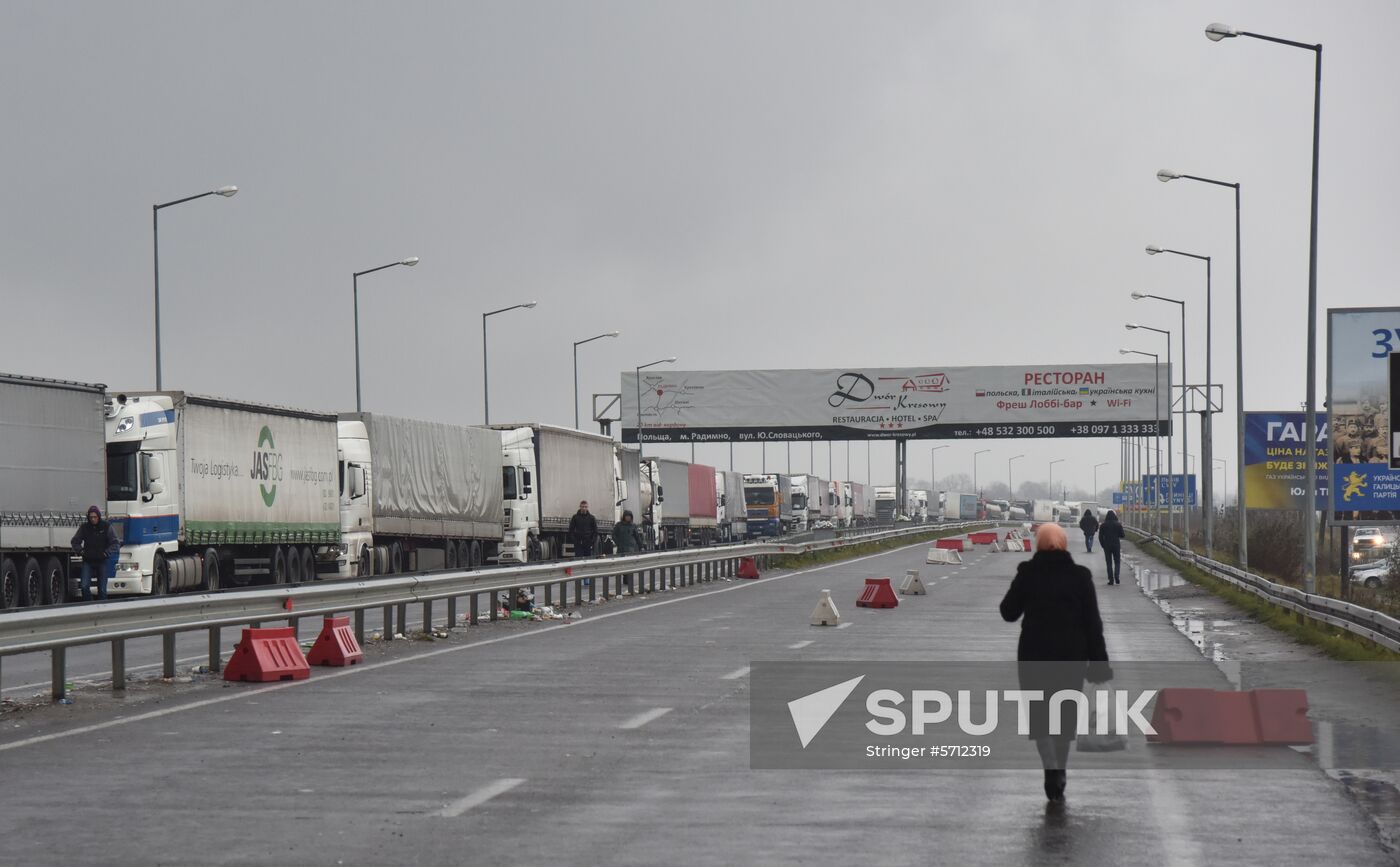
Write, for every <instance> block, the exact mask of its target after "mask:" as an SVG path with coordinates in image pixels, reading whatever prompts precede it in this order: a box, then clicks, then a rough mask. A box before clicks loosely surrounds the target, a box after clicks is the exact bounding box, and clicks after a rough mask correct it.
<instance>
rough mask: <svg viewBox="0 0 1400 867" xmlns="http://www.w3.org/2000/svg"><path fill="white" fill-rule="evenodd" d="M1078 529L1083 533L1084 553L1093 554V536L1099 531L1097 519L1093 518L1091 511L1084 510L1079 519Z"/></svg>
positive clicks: (1092, 511)
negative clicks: (1082, 515)
mask: <svg viewBox="0 0 1400 867" xmlns="http://www.w3.org/2000/svg"><path fill="white" fill-rule="evenodd" d="M1079 529H1081V530H1083V531H1084V550H1085V552H1086V553H1089V554H1092V553H1094V534H1095V533H1097V532H1098V531H1099V519H1098V518H1097V517H1095V516H1094V510H1093V509H1085V510H1084V517H1082V518H1080V519H1079Z"/></svg>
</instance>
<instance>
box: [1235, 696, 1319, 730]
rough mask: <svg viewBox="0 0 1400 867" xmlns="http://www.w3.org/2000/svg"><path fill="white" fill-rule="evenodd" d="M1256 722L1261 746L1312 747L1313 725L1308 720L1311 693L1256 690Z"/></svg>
mask: <svg viewBox="0 0 1400 867" xmlns="http://www.w3.org/2000/svg"><path fill="white" fill-rule="evenodd" d="M1250 694H1251V695H1252V696H1253V697H1254V719H1255V720H1256V721H1257V722H1258V724H1259V742H1260V743H1264V744H1310V743H1312V742H1313V730H1312V722H1311V721H1309V720H1308V693H1307V690H1302V689H1256V690H1251V692H1250Z"/></svg>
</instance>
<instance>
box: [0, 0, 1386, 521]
mask: <svg viewBox="0 0 1400 867" xmlns="http://www.w3.org/2000/svg"><path fill="white" fill-rule="evenodd" d="M1212 21H1223V22H1226V23H1230V24H1233V25H1235V26H1238V27H1241V28H1244V29H1249V30H1254V31H1258V32H1263V33H1268V34H1273V35H1278V36H1283V37H1287V38H1292V39H1297V40H1302V41H1308V42H1321V43H1323V44H1324V45H1325V46H1326V65H1325V68H1324V83H1323V84H1324V89H1323V101H1322V117H1323V128H1322V168H1321V184H1322V186H1321V218H1320V226H1321V229H1320V251H1321V252H1320V260H1319V261H1320V268H1319V278H1318V283H1319V292H1320V306H1321V307H1322V308H1323V309H1325V308H1327V307H1329V306H1361V305H1380V304H1395V303H1400V293H1397V292H1396V291H1395V288H1394V283H1393V278H1392V275H1393V273H1394V269H1395V265H1394V262H1393V258H1392V256H1391V252H1392V251H1393V249H1394V246H1395V245H1394V240H1393V235H1394V229H1395V225H1394V212H1395V210H1394V202H1395V193H1396V190H1397V180H1400V177H1398V175H1400V161H1397V160H1396V159H1395V157H1394V154H1395V143H1396V141H1397V132H1400V100H1397V99H1396V98H1395V88H1396V84H1397V81H1400V54H1397V52H1396V51H1395V50H1394V45H1393V40H1394V34H1395V33H1397V32H1400V4H1396V3H1394V2H1389V0H1384V2H1382V0H1376V2H1337V3H1327V4H1321V3H1315V2H1276V0H1270V2H1215V3H1194V2H1173V3H1170V4H1167V3H1142V2H1139V3H1123V2H1117V0H1100V2H1053V3H1052V2H1004V3H996V4H990V3H984V2H971V0H966V2H911V3H849V2H811V0H802V2H763V3H743V2H712V0H707V2H703V3H700V2H695V3H653V2H591V3H586V2H551V3H545V2H534V3H523V2H496V3H469V2H464V3H453V4H444V3H414V2H394V3H387V2H384V3H363V2H360V3H349V2H334V3H331V2H326V3H312V2H298V3H251V4H250V3H217V4H215V3H193V2H163V3H145V2H136V3H133V2H126V3H120V4H114V3H106V2H92V3H72V2H19V0H8V2H6V3H4V4H3V5H0V91H2V92H3V104H4V106H5V108H6V124H5V126H6V133H5V135H4V137H3V140H0V141H3V145H0V150H2V151H3V159H0V172H3V175H4V189H5V193H6V195H5V206H4V208H3V209H0V292H2V293H3V305H4V306H3V309H4V313H5V315H4V322H5V327H4V328H3V329H0V370H4V371H7V372H16V373H24V374H31V375H39V376H49V377H57V378H66V379H77V380H84V381H100V382H106V383H108V384H110V385H113V386H119V387H137V386H139V387H149V386H150V385H151V384H152V383H153V380H154V374H153V361H152V353H153V350H152V310H151V225H150V207H151V205H152V204H153V203H156V202H163V201H168V200H171V199H176V198H180V197H182V196H186V195H190V194H193V193H198V192H202V191H204V190H208V189H211V188H214V187H217V186H220V185H222V184H237V185H238V186H239V187H240V190H241V191H240V192H239V194H238V195H237V196H236V197H234V198H232V199H227V200H226V199H220V198H215V197H210V198H208V199H203V200H200V201H197V202H192V203H189V204H186V205H182V206H179V207H177V208H171V209H167V210H165V211H162V217H161V250H162V255H161V277H162V295H163V313H164V318H163V329H164V360H165V372H164V376H165V384H166V386H167V387H174V388H183V389H186V390H189V391H195V392H200V393H207V394H217V395H223V396H229V397H236V398H244V399H249V400H257V401H263V402H272V403H282V404H290V405H296V406H305V407H311V408H319V409H331V410H339V409H350V408H353V406H354V354H353V345H352V339H351V338H352V317H351V281H350V274H351V272H352V271H354V270H361V269H366V268H370V267H374V266H376V265H380V264H384V263H386V262H390V261H393V260H396V259H399V258H401V257H405V256H412V255H416V256H421V257H422V264H421V265H420V266H418V267H417V268H414V269H407V268H393V269H390V270H388V271H384V272H382V273H379V274H374V275H371V276H369V277H367V278H364V279H363V280H362V283H361V296H362V297H361V328H362V334H363V343H362V356H363V366H364V394H365V405H366V409H372V410H376V411H384V412H391V413H396V414H402V415H409V416H415V417H421V418H430V419H439V420H443V421H450V422H458V423H477V422H480V421H481V334H480V324H481V320H480V313H481V312H482V311H483V310H486V309H491V308H495V307H501V306H506V305H508V304H512V303H516V302H518V301H525V300H535V299H538V300H539V302H540V304H539V307H538V308H537V309H535V310H531V311H518V312H512V313H510V314H507V315H503V316H500V317H496V318H493V319H492V320H491V321H492V326H491V338H492V342H491V347H492V350H491V358H492V368H491V369H492V392H491V393H492V416H493V419H495V420H497V421H505V420H540V421H545V422H553V423H571V422H572V409H571V404H570V401H571V388H572V383H571V375H570V352H571V346H570V344H571V343H572V341H574V340H578V339H581V338H584V337H588V336H591V335H593V334H596V333H598V332H601V331H607V330H610V329H618V330H620V331H622V332H623V334H622V337H621V338H619V339H617V340H610V341H599V342H597V343H594V344H590V345H589V346H587V347H584V348H583V350H582V356H581V370H580V376H581V391H582V392H583V394H584V395H585V397H584V401H585V407H584V413H585V417H586V415H587V413H588V408H587V406H586V402H587V395H588V394H591V393H593V392H610V391H616V390H617V388H618V372H619V371H620V370H622V369H624V368H631V367H632V366H633V365H635V364H638V363H642V362H646V361H651V360H654V359H656V358H659V357H663V356H667V355H676V356H679V357H680V363H679V364H678V366H679V367H683V368H685V369H709V368H742V367H762V368H772V367H844V366H899V365H915V366H927V365H932V366H937V365H966V364H977V363H988V364H992V363H1008V364H1022V363H1026V364H1041V363H1053V364H1062V363H1084V362H1088V363H1102V362H1116V361H1119V360H1120V359H1119V356H1118V354H1117V350H1118V348H1119V347H1120V346H1132V347H1136V348H1142V349H1148V350H1152V351H1156V350H1155V349H1154V344H1156V345H1160V339H1159V340H1158V341H1152V340H1148V339H1146V338H1145V337H1139V336H1137V335H1134V334H1128V333H1127V332H1125V331H1124V330H1123V328H1122V324H1123V323H1124V322H1125V321H1127V320H1129V319H1137V320H1140V321H1143V322H1146V323H1151V324H1154V325H1157V326H1160V327H1172V328H1175V327H1176V315H1175V308H1174V307H1171V306H1169V305H1165V304H1160V303H1156V302H1133V301H1131V300H1130V299H1129V297H1128V293H1129V292H1130V291H1131V290H1132V289H1135V288H1142V289H1145V290H1148V291H1152V292H1155V293H1158V294H1164V295H1171V296H1176V297H1184V298H1186V299H1188V301H1189V302H1190V304H1191V307H1190V323H1189V328H1190V330H1191V334H1190V337H1191V342H1192V344H1193V345H1192V346H1191V347H1190V350H1191V355H1190V364H1191V366H1192V367H1193V368H1194V370H1193V371H1191V373H1192V377H1191V378H1192V379H1194V380H1197V381H1199V380H1200V378H1201V374H1202V373H1203V367H1204V365H1203V359H1204V340H1203V338H1204V334H1205V329H1204V315H1205V304H1204V287H1203V283H1204V279H1203V274H1202V269H1201V268H1200V267H1199V265H1198V263H1195V262H1193V261H1191V260H1187V259H1182V258H1179V257H1169V256H1158V257H1151V258H1149V257H1148V256H1146V255H1145V254H1144V253H1143V247H1144V245H1146V244H1148V243H1152V242H1156V243H1159V244H1161V245H1163V246H1167V247H1174V248H1177V249H1182V250H1189V251H1194V252H1200V253H1205V254H1212V255H1215V256H1216V257H1217V258H1216V284H1215V288H1216V292H1215V326H1216V327H1215V332H1216V339H1215V375H1216V376H1215V378H1216V379H1217V381H1221V382H1225V383H1227V384H1229V385H1230V386H1231V387H1230V388H1229V389H1228V390H1227V410H1229V411H1230V412H1227V414H1226V415H1224V416H1222V417H1221V419H1220V422H1219V423H1218V425H1217V434H1218V439H1217V454H1218V455H1222V456H1227V457H1228V458H1229V459H1230V462H1231V475H1232V476H1233V468H1234V447H1233V442H1234V440H1233V434H1234V424H1233V416H1232V414H1231V413H1232V412H1233V408H1234V390H1233V356H1234V345H1233V330H1234V321H1233V297H1232V294H1233V288H1234V287H1233V235H1232V228H1233V213H1232V207H1231V205H1232V202H1231V198H1230V193H1229V191H1228V190H1222V189H1216V188H1212V187H1207V186H1204V185H1200V184H1193V183H1189V182H1184V181H1178V182H1175V183H1173V184H1168V185H1164V184H1161V183H1159V182H1158V181H1157V180H1156V179H1155V177H1154V173H1155V172H1156V170H1157V169H1158V168H1161V167H1170V168H1175V169H1177V170H1178V171H1183V172H1189V173H1192V174H1201V175H1206V176H1212V177H1218V178H1222V179H1227V180H1230V179H1239V180H1241V181H1242V182H1243V183H1244V185H1245V187H1244V190H1245V198H1244V292H1245V306H1246V316H1245V326H1246V338H1245V346H1246V350H1245V351H1246V372H1245V373H1246V393H1247V405H1248V407H1249V408H1250V409H1291V408H1296V407H1297V405H1298V403H1299V402H1300V401H1301V400H1302V398H1303V390H1304V376H1303V373H1304V353H1303V350H1304V339H1305V314H1306V290H1307V240H1308V170H1309V160H1310V131H1311V119H1312V118H1311V109H1312V71H1313V68H1312V54H1311V53H1310V52H1306V51H1300V50H1297V49H1290V48H1285V47H1282V46H1275V45H1269V44H1266V43H1263V42H1259V41H1255V40H1247V39H1239V40H1232V41H1226V42H1223V43H1220V44H1215V43H1211V42H1209V41H1207V40H1206V38H1205V37H1204V35H1203V34H1202V30H1203V28H1204V27H1205V25H1206V24H1208V23H1210V22H1212ZM1150 305H1151V306H1150ZM1139 334H1141V332H1139ZM1319 373H1325V363H1323V362H1321V361H1320V362H1319ZM1195 438H1196V437H1195V435H1194V433H1193V440H1194V439H1195ZM929 445H932V443H924V444H915V445H913V446H911V448H910V461H911V475H913V476H916V477H925V476H927V474H928V448H927V446H929ZM988 446H990V447H991V448H992V449H993V452H992V453H991V454H989V455H986V456H984V457H983V459H982V464H981V467H982V472H983V473H984V474H988V475H989V477H994V478H1001V477H1003V476H1004V473H1005V469H1006V459H1007V458H1008V457H1010V456H1011V455H1014V454H1019V453H1025V454H1027V455H1028V457H1027V459H1026V460H1024V461H1020V462H1018V466H1017V476H1018V477H1023V475H1024V476H1025V477H1031V476H1034V477H1043V476H1044V475H1045V473H1046V464H1047V462H1048V461H1049V460H1050V459H1052V458H1056V457H1064V458H1066V459H1067V462H1066V463H1065V464H1062V465H1060V466H1059V467H1057V468H1056V475H1057V477H1067V478H1070V479H1071V480H1072V483H1074V484H1079V485H1082V486H1084V487H1086V488H1087V487H1088V486H1089V484H1090V479H1091V473H1092V466H1093V464H1094V463H1097V462H1099V461H1104V460H1108V461H1112V462H1113V466H1112V467H1111V468H1110V470H1109V471H1108V472H1111V473H1113V474H1115V475H1116V471H1117V459H1118V450H1117V445H1116V442H1115V441H1071V440H1059V441H1047V442H1030V441H1017V442H992V443H989V444H984V445H983V446H981V447H988ZM769 448H770V452H769V467H770V469H771V468H773V467H775V466H777V467H781V466H784V465H785V459H786V452H785V451H780V450H782V449H783V448H784V447H781V446H770V447H769ZM824 448H825V447H824V446H818V447H817V449H818V451H819V452H822V453H823V456H821V457H819V458H818V465H819V467H818V471H819V472H821V473H823V474H825V468H826V461H825V458H824ZM864 448H865V447H864V446H863V445H857V446H855V447H854V449H853V452H852V453H853V455H855V456H857V458H856V460H855V461H853V463H854V464H855V468H854V472H853V473H852V474H851V476H852V477H854V478H855V479H857V480H862V479H863V478H864V459H863V455H864ZM974 448H976V446H973V445H972V444H970V443H957V444H955V445H953V446H952V447H951V448H949V449H945V450H943V451H940V452H939V475H940V476H941V475H944V474H945V473H946V472H950V471H955V470H961V471H964V472H966V471H970V469H971V453H972V451H973V449H974ZM874 449H875V451H874V463H875V464H876V467H875V481H876V482H877V483H880V482H887V481H888V480H889V479H891V478H892V475H893V472H892V466H891V464H892V459H891V455H892V446H891V445H889V444H879V445H876V446H875V447H874ZM670 450H671V451H674V452H675V453H676V454H677V455H678V456H680V455H686V454H688V453H689V449H688V447H671V448H670ZM1192 450H1193V451H1195V450H1196V449H1195V447H1194V446H1193V449H1192ZM844 452H845V448H844V446H841V445H838V446H837V447H836V450H835V454H836V460H835V463H836V473H835V474H836V475H837V476H842V477H845V476H846V475H847V474H846V473H845V471H844V467H843V464H844ZM806 453H807V447H806V446H794V454H796V455H799V456H801V457H800V460H799V459H798V458H795V459H794V469H795V470H800V469H805V460H806V459H805V455H806ZM736 455H737V459H738V460H737V464H738V468H740V469H756V468H757V466H758V462H759V455H758V447H756V446H746V447H738V448H737V450H736ZM697 456H698V458H699V459H700V460H703V461H707V462H712V463H718V464H727V462H728V449H727V447H725V446H718V445H716V446H701V447H699V449H698V453H697ZM1107 481H1108V480H1107V479H1106V477H1105V474H1104V472H1101V473H1100V482H1101V483H1104V484H1106V483H1107ZM1234 488H1235V485H1234V481H1233V478H1232V479H1231V481H1230V483H1229V489H1230V491H1231V494H1232V495H1233V493H1234Z"/></svg>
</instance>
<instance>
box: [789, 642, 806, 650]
mask: <svg viewBox="0 0 1400 867" xmlns="http://www.w3.org/2000/svg"><path fill="white" fill-rule="evenodd" d="M811 643H812V642H810V641H799V642H797V643H796V644H789V645H788V650H801V649H802V648H804V647H806V646H807V645H809V644H811Z"/></svg>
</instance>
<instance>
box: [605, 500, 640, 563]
mask: <svg viewBox="0 0 1400 867" xmlns="http://www.w3.org/2000/svg"><path fill="white" fill-rule="evenodd" d="M612 540H613V550H614V553H616V555H617V556H619V557H625V556H627V555H628V554H636V553H638V552H639V551H641V550H642V531H641V530H640V529H639V528H638V527H637V524H636V521H635V520H633V517H632V511H631V510H630V509H629V510H627V511H625V512H623V513H622V520H621V521H618V522H617V523H616V524H614V525H613V531H612Z"/></svg>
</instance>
